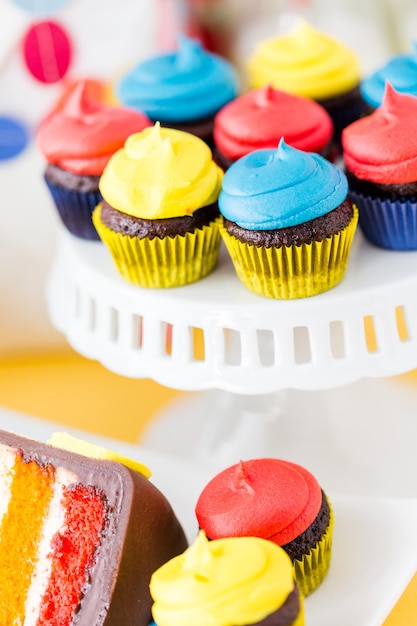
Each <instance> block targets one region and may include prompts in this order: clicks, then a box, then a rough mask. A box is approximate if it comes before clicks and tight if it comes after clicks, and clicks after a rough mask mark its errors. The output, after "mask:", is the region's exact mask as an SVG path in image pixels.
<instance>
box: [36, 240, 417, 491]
mask: <svg viewBox="0 0 417 626" xmlns="http://www.w3.org/2000/svg"><path fill="white" fill-rule="evenodd" d="M47 304H48V309H49V313H50V316H51V319H52V321H53V323H54V325H55V326H56V327H57V328H58V329H59V330H61V331H62V332H63V333H64V334H65V335H66V337H67V339H68V341H69V343H70V344H71V345H72V347H73V348H74V349H75V350H77V351H78V352H79V353H81V354H82V355H84V356H86V357H88V358H90V359H95V360H97V361H99V362H101V363H102V364H103V365H104V366H105V367H106V368H108V369H110V370H112V371H114V372H116V373H118V374H121V375H123V376H128V377H133V378H135V377H136V378H142V377H146V378H151V379H153V380H155V381H157V382H158V383H161V384H162V385H165V386H168V387H171V388H175V389H181V390H188V391H202V390H205V391H204V393H198V394H191V395H186V396H185V397H183V396H181V399H180V400H179V401H178V402H176V403H174V404H172V405H170V406H169V407H168V408H167V410H165V411H164V412H163V413H161V414H160V415H159V416H158V419H155V420H153V421H152V423H151V426H150V428H149V430H148V431H147V432H146V433H145V434H144V437H143V439H142V440H141V441H142V443H145V445H148V446H150V447H151V448H153V449H159V450H160V451H163V452H166V453H170V454H176V455H179V456H183V457H187V458H189V459H190V460H192V461H193V462H196V463H199V464H202V465H207V464H209V465H211V466H212V467H213V469H217V468H220V467H224V466H225V465H226V464H228V463H231V462H235V461H236V460H238V459H239V458H243V457H246V458H249V457H254V456H260V455H266V454H273V455H275V456H276V455H277V454H282V455H283V456H286V457H287V458H288V457H289V455H292V456H293V457H294V458H295V459H297V460H299V461H301V459H302V460H304V461H305V462H306V463H307V464H308V466H309V467H311V468H316V469H317V471H319V472H321V473H322V475H323V477H324V478H326V479H327V480H328V481H329V482H330V484H331V485H332V488H333V489H335V490H339V489H341V490H342V492H346V491H349V490H351V491H352V492H353V493H363V492H364V490H365V493H366V492H368V493H375V492H379V491H380V490H382V492H383V493H384V494H387V489H388V492H389V495H392V494H393V493H395V492H396V489H397V487H398V482H399V481H398V480H397V474H396V473H395V472H394V474H389V476H388V477H387V476H385V475H384V472H382V473H381V483H382V484H379V482H378V480H377V478H376V477H375V476H374V472H373V471H372V472H370V473H369V472H368V475H367V476H365V477H364V476H363V475H362V472H358V467H361V465H362V463H363V458H364V456H363V455H365V458H366V459H369V466H373V467H376V468H379V467H380V466H381V462H382V461H383V459H381V458H380V456H379V454H381V452H380V451H382V450H384V451H385V454H386V448H387V445H388V444H389V442H388V441H385V440H384V442H382V444H381V442H380V445H375V441H372V442H370V443H369V445H368V440H367V437H364V436H363V433H364V431H365V430H366V425H370V424H372V428H373V429H375V430H376V431H377V432H378V433H379V435H378V437H379V439H380V438H381V437H382V436H384V437H385V434H384V433H389V432H390V430H391V428H392V423H393V420H392V413H393V412H394V411H397V410H398V406H399V405H400V403H402V404H404V398H405V392H404V390H402V391H401V395H400V393H399V392H398V391H397V393H393V390H392V388H391V387H390V386H389V385H387V384H385V380H384V381H383V384H381V379H382V378H383V377H388V376H392V375H394V374H399V373H403V372H406V371H409V370H411V369H413V368H415V367H417V252H404V253H399V252H398V253H396V252H391V251H383V250H380V249H378V248H375V247H373V246H371V245H369V244H368V243H367V242H366V241H365V240H364V239H363V238H362V236H361V233H360V232H357V234H356V236H355V240H354V244H353V248H352V252H351V256H350V260H349V266H348V270H347V273H346V276H345V278H344V280H343V281H342V283H341V284H340V285H338V286H337V287H335V288H334V289H332V290H331V291H328V292H327V293H324V294H321V295H319V296H315V297H312V298H308V299H303V300H294V301H275V300H270V299H267V298H262V297H259V296H256V295H254V294H252V293H251V292H249V291H248V290H247V289H246V288H245V287H243V286H242V285H241V283H240V282H239V280H238V279H237V277H236V275H235V272H234V269H233V266H232V264H231V261H230V259H229V258H228V256H227V253H226V251H225V250H224V249H222V251H221V255H220V262H219V265H218V268H217V269H216V270H215V271H214V272H213V274H211V275H210V276H208V277H207V278H205V279H204V280H202V281H200V282H198V283H195V284H192V285H188V286H186V287H181V288H176V289H170V290H147V289H141V288H138V287H135V286H133V285H130V284H128V283H127V282H126V281H124V280H123V279H122V278H121V277H120V276H119V274H118V273H117V271H116V269H115V267H114V265H113V261H112V259H111V257H110V255H109V253H108V251H107V249H106V248H105V247H104V245H103V244H101V243H100V242H86V241H82V240H79V239H76V238H74V237H72V236H71V235H69V234H68V233H66V232H64V231H63V232H62V233H61V237H60V241H59V245H58V249H57V254H56V258H55V262H54V264H53V267H52V269H51V273H50V276H49V280H48V284H47ZM371 399H372V401H371ZM409 406H410V407H413V406H414V397H412V398H410V400H409ZM138 411H140V406H139V404H138ZM370 412H371V413H372V415H369V413H370ZM412 412H413V411H412ZM375 419H377V420H379V421H378V422H377V423H374V420H375ZM397 419H398V418H397ZM346 424H348V425H349V428H348V430H347V431H346V430H344V428H342V426H344V425H346ZM336 425H337V427H336ZM385 425H386V426H387V428H385V429H384V426H385ZM404 428H405V429H408V425H404ZM357 432H361V433H362V435H361V437H357V440H356V441H355V439H354V438H352V436H351V435H352V434H356V433H357ZM366 432H367V431H366ZM371 432H372V431H371ZM369 434H370V433H369ZM416 436H417V433H416ZM338 437H343V442H344V444H345V445H342V446H341V444H340V441H338ZM378 437H377V438H376V439H378ZM313 442H314V443H313ZM363 445H365V446H366V448H365V449H364V448H363ZM341 448H342V449H343V454H342V455H340V449H341ZM334 450H337V451H338V453H337V454H338V457H337V458H335V455H334V454H333V451H334ZM409 454H412V455H413V456H412V458H413V459H414V453H413V452H412V450H410V451H409V453H407V454H404V456H403V457H402V461H403V462H408V461H409ZM346 458H347V459H348V460H349V462H348V463H347V465H346V467H345V470H346V472H349V476H350V477H351V479H350V480H344V479H343V476H344V473H343V472H342V471H341V472H340V473H338V472H337V471H336V472H335V471H334V469H333V468H334V466H335V463H336V464H337V463H338V462H339V464H340V463H341V461H342V460H343V459H346ZM317 459H321V462H320V463H318V462H317ZM361 459H362V460H361ZM372 461H374V463H373V464H372ZM413 463H414V461H413ZM405 469H406V468H405ZM355 470H356V471H355ZM371 476H372V478H370V477H371ZM382 476H383V479H382ZM393 476H394V479H393V478H392V477H393ZM352 477H354V478H353V479H352ZM402 484H403V483H401V485H402ZM388 485H389V487H387V486H388ZM349 486H350V489H349ZM406 493H408V492H406ZM412 494H413V495H416V496H417V490H416V489H415V490H413V491H412ZM408 495H410V494H409V493H408Z"/></svg>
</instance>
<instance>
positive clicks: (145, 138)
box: [100, 123, 223, 219]
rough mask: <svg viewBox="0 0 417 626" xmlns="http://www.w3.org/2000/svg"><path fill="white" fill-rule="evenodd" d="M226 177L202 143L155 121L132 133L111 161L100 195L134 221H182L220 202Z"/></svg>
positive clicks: (105, 173) (189, 135)
mask: <svg viewBox="0 0 417 626" xmlns="http://www.w3.org/2000/svg"><path fill="white" fill-rule="evenodd" d="M222 174H223V172H222V170H221V169H220V168H219V167H218V166H217V165H216V164H215V163H214V161H213V158H212V153H211V150H210V148H209V147H208V146H207V145H206V144H205V143H204V141H202V140H201V139H199V138H198V137H195V136H194V135H191V134H190V133H186V132H183V131H179V130H174V129H171V128H161V127H160V125H159V123H156V124H155V126H151V127H149V128H146V129H145V130H143V131H142V132H140V133H135V134H133V135H130V137H129V138H128V139H127V141H126V142H125V145H124V147H123V148H121V149H120V150H118V151H117V152H116V153H115V154H114V155H113V156H112V157H111V158H110V160H109V162H108V164H107V166H106V168H105V169H104V172H103V175H102V177H101V179H100V191H101V193H102V195H103V197H104V199H105V200H106V201H107V202H108V204H110V205H111V206H112V207H113V208H115V209H117V210H118V211H121V212H122V213H127V214H129V215H132V216H133V217H139V218H142V219H162V218H171V217H182V216H184V215H192V214H193V213H194V211H196V210H197V209H200V208H201V207H203V206H207V205H209V204H212V203H213V202H215V201H216V200H217V197H218V195H219V192H220V188H221V182H222Z"/></svg>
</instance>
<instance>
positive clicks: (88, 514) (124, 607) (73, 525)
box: [0, 431, 187, 626]
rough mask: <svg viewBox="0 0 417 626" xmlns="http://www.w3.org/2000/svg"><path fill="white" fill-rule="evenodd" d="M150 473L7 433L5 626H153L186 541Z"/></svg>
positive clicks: (1, 436) (3, 441) (1, 595)
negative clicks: (156, 603)
mask: <svg viewBox="0 0 417 626" xmlns="http://www.w3.org/2000/svg"><path fill="white" fill-rule="evenodd" d="M137 469H139V470H140V471H137ZM146 469H147V468H144V467H143V466H139V467H138V468H137V467H135V469H132V468H131V467H128V466H127V465H125V464H124V463H120V462H116V461H108V460H102V459H101V458H100V459H97V458H96V459H92V458H89V457H87V456H85V455H84V454H78V453H75V452H73V451H69V450H64V449H62V448H58V447H56V446H52V445H48V444H43V443H39V442H36V441H32V440H30V439H26V438H24V437H20V436H17V435H14V434H11V433H7V432H4V431H0V580H1V585H0V624H2V625H4V626H6V625H10V626H11V625H12V624H19V625H20V626H46V625H48V626H72V625H75V624H77V626H98V625H103V626H113V625H114V626H116V625H117V626H147V625H148V624H149V622H150V620H151V604H152V601H151V597H150V594H149V581H150V578H151V575H152V573H153V572H154V571H155V570H156V569H157V568H158V567H160V566H161V565H162V564H164V563H165V562H166V561H168V560H169V559H171V558H172V557H174V556H176V555H178V554H180V553H181V552H183V551H184V549H185V548H186V547H187V541H186V538H185V535H184V532H183V530H182V528H181V525H180V523H179V521H178V520H177V518H176V516H175V513H174V511H173V509H172V508H171V505H170V504H169V502H168V501H167V499H166V498H165V496H164V495H163V494H162V493H161V492H160V491H159V490H158V489H157V488H156V487H155V486H154V485H153V484H152V483H151V482H150V481H149V480H148V477H147V476H146V474H147V471H146Z"/></svg>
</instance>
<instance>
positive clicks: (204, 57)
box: [115, 35, 238, 123]
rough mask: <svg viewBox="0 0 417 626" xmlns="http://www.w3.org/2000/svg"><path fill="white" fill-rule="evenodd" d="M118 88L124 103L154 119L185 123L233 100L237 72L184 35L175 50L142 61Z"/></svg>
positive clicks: (207, 114) (209, 113) (119, 97)
mask: <svg viewBox="0 0 417 626" xmlns="http://www.w3.org/2000/svg"><path fill="white" fill-rule="evenodd" d="M115 89H116V95H117V97H118V99H119V100H120V101H121V102H122V103H123V104H124V105H126V106H130V107H133V108H136V109H139V110H140V111H143V112H144V113H146V114H147V115H148V117H150V118H151V120H153V121H159V122H162V123H163V122H183V121H186V120H198V119H202V118H205V117H210V116H211V115H214V114H215V113H217V111H218V110H219V109H220V108H221V107H222V106H224V105H225V104H227V103H228V102H230V100H233V99H234V98H235V97H236V95H237V93H238V75H237V72H236V71H235V69H234V68H233V66H232V65H231V63H229V62H228V61H226V60H225V59H223V58H222V57H220V56H219V55H217V54H213V53H211V52H208V51H206V50H204V49H203V48H202V46H201V44H200V42H198V41H196V40H193V39H190V38H188V37H186V36H185V35H181V37H179V45H178V49H177V50H176V51H175V52H172V53H168V54H162V55H158V56H156V57H153V58H151V59H148V60H145V61H143V62H141V63H139V64H138V65H137V66H136V67H134V68H133V69H132V70H131V71H130V72H128V73H127V74H126V75H125V76H123V77H122V78H121V80H120V81H119V82H118V83H117V84H116V87H115Z"/></svg>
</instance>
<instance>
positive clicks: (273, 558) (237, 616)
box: [150, 532, 304, 626]
mask: <svg viewBox="0 0 417 626" xmlns="http://www.w3.org/2000/svg"><path fill="white" fill-rule="evenodd" d="M150 592H151V596H152V598H153V600H154V604H153V607H152V616H153V618H154V620H155V624H157V626H180V625H184V624H195V625H196V626H197V625H198V626H209V625H210V626H212V625H214V624H215V625H216V626H230V625H231V624H235V625H238V624H239V625H240V626H268V625H272V624H277V625H279V626H304V601H303V597H302V595H301V594H300V591H299V589H298V587H297V584H296V582H295V581H294V575H293V569H292V566H291V560H290V559H289V557H288V556H287V554H286V553H285V552H284V551H283V550H282V549H281V548H279V546H277V545H275V544H274V543H272V542H270V541H266V540H265V539H260V538H258V537H233V538H228V539H218V540H215V541H208V540H207V538H206V536H205V534H204V533H203V532H200V533H199V534H198V536H197V539H196V540H195V541H194V543H193V544H192V545H191V546H190V547H189V548H187V550H186V551H185V552H184V553H183V554H182V555H179V556H178V557H174V558H173V559H171V560H170V561H168V562H167V563H165V564H164V565H162V566H161V567H160V568H159V569H157V570H156V572H155V573H154V574H153V576H152V577H151V582H150Z"/></svg>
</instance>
